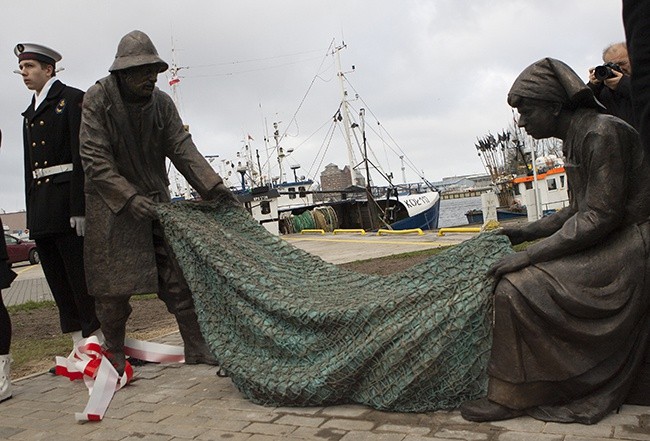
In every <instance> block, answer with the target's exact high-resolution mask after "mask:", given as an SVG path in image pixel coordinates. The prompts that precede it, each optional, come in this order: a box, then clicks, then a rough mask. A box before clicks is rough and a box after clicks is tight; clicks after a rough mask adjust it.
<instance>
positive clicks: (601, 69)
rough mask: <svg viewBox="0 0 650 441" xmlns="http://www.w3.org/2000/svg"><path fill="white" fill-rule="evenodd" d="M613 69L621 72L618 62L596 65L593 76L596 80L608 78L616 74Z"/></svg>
mask: <svg viewBox="0 0 650 441" xmlns="http://www.w3.org/2000/svg"><path fill="white" fill-rule="evenodd" d="M614 71H616V72H621V73H623V71H622V70H621V67H620V66H619V65H618V64H616V63H605V64H603V65H602V66H596V68H594V76H595V77H596V79H597V80H598V81H604V80H606V79H608V78H612V77H615V76H616V74H615V73H614Z"/></svg>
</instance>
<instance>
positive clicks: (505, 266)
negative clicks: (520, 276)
mask: <svg viewBox="0 0 650 441" xmlns="http://www.w3.org/2000/svg"><path fill="white" fill-rule="evenodd" d="M529 265H530V258H529V257H528V253H527V252H525V251H519V252H517V253H513V254H508V255H507V256H504V257H502V258H501V259H500V260H498V261H497V262H496V263H495V264H494V265H492V266H491V267H490V269H489V270H488V272H487V275H488V276H493V277H495V278H496V279H497V280H499V279H500V278H501V277H502V276H503V275H504V274H508V273H514V272H515V271H519V270H520V269H522V268H525V267H527V266H529Z"/></svg>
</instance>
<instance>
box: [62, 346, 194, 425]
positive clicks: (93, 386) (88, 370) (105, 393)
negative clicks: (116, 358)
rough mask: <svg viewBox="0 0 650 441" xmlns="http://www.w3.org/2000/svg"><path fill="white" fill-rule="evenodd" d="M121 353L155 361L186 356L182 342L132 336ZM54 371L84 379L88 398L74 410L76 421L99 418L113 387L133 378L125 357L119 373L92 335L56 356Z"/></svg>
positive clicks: (172, 359)
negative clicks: (81, 407) (157, 341)
mask: <svg viewBox="0 0 650 441" xmlns="http://www.w3.org/2000/svg"><path fill="white" fill-rule="evenodd" d="M124 353H125V354H126V355H129V356H130V357H136V358H139V359H141V360H144V361H149V362H154V363H165V362H166V363H174V362H179V363H182V362H183V361H184V360H185V356H184V349H183V347H181V346H171V345H164V344H160V343H152V342H146V341H141V340H134V339H131V338H127V339H125V345H124ZM56 375H61V376H64V377H67V378H69V379H70V380H71V381H72V380H80V379H83V380H84V382H85V383H86V387H87V388H88V394H89V395H90V398H89V399H88V403H87V404H86V408H85V409H84V411H83V412H77V413H75V419H76V420H77V421H101V420H102V418H104V414H105V413H106V410H107V409H108V406H109V404H110V402H111V400H112V399H113V395H114V394H115V392H116V391H118V390H119V389H121V388H123V387H124V386H126V385H127V384H128V383H129V382H130V381H131V379H132V378H133V367H132V366H131V364H130V363H129V362H128V360H127V361H126V365H125V368H124V374H123V375H122V376H121V377H120V376H118V374H117V371H116V370H115V368H114V367H113V365H112V364H111V363H110V361H109V360H108V358H107V357H106V351H105V350H104V349H103V348H102V345H101V344H100V343H99V340H98V339H97V337H95V336H90V337H88V338H85V339H81V340H79V341H78V342H76V344H75V347H74V349H73V350H72V352H71V353H70V355H69V356H68V357H67V358H65V357H56Z"/></svg>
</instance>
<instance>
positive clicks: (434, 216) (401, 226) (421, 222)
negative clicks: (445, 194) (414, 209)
mask: <svg viewBox="0 0 650 441" xmlns="http://www.w3.org/2000/svg"><path fill="white" fill-rule="evenodd" d="M439 217H440V199H438V200H437V201H436V203H435V204H433V205H432V206H431V207H430V208H429V209H428V210H426V211H423V212H422V213H418V214H416V215H414V216H411V217H408V218H406V219H402V220H399V221H397V222H394V223H392V224H391V225H390V226H391V228H392V229H393V230H411V229H415V228H420V229H422V230H435V229H436V228H438V219H439Z"/></svg>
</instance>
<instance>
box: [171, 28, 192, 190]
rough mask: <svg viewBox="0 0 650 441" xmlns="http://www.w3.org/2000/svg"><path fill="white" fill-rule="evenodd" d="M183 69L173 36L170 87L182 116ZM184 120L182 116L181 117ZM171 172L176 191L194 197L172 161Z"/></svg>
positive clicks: (177, 109) (186, 128)
mask: <svg viewBox="0 0 650 441" xmlns="http://www.w3.org/2000/svg"><path fill="white" fill-rule="evenodd" d="M181 69H186V67H179V66H178V65H177V64H176V49H175V48H174V37H173V36H172V63H171V66H170V67H169V72H170V73H171V78H170V80H169V87H171V89H172V100H173V102H174V105H175V106H176V111H178V115H179V116H180V114H181V108H180V105H179V104H178V103H179V100H178V93H177V91H176V88H177V87H178V83H180V82H181V80H180V78H178V71H179V70H181ZM181 120H182V117H181ZM183 128H184V129H185V130H186V131H188V132H189V130H190V127H189V125H187V124H183ZM169 172H171V174H172V175H173V179H172V182H174V184H175V185H176V192H177V193H178V194H179V195H180V196H182V197H183V199H187V200H189V199H192V193H191V192H190V186H189V184H188V183H187V181H186V180H185V177H184V176H182V175H181V174H180V173H179V172H178V170H176V167H174V165H173V164H171V161H170V163H169V167H168V174H169Z"/></svg>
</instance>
